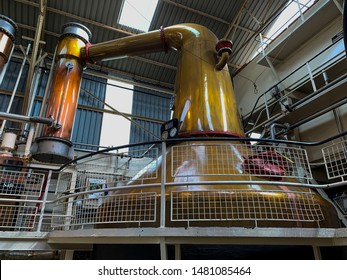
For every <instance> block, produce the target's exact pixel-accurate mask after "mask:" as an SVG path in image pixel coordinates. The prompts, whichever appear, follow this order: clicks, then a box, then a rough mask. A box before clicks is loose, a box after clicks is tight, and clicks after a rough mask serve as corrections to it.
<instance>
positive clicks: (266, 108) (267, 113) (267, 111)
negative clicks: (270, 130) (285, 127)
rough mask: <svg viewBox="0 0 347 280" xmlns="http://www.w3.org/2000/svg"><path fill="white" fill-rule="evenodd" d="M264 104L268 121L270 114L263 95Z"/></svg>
mask: <svg viewBox="0 0 347 280" xmlns="http://www.w3.org/2000/svg"><path fill="white" fill-rule="evenodd" d="M264 103H265V111H266V117H267V119H268V120H269V119H270V112H269V107H268V104H267V97H266V93H265V94H264Z"/></svg>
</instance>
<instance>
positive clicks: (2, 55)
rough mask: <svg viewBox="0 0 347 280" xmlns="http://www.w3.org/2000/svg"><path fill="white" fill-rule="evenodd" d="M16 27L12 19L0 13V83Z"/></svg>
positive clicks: (12, 44) (11, 48) (11, 47)
mask: <svg viewBox="0 0 347 280" xmlns="http://www.w3.org/2000/svg"><path fill="white" fill-rule="evenodd" d="M17 29H18V27H17V24H16V23H15V22H14V21H13V20H12V19H10V18H8V17H6V16H3V15H0V84H1V82H2V79H3V76H4V75H3V74H4V72H5V66H6V65H7V62H8V61H9V59H10V56H11V54H12V51H13V48H14V40H15V34H16V31H17Z"/></svg>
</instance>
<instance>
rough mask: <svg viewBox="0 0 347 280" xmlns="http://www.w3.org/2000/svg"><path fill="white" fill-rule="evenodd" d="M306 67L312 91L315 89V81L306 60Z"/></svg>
mask: <svg viewBox="0 0 347 280" xmlns="http://www.w3.org/2000/svg"><path fill="white" fill-rule="evenodd" d="M306 67H307V71H308V75H309V76H310V80H311V84H312V88H313V91H317V87H316V83H315V82H314V79H313V75H312V70H311V67H310V64H309V63H308V62H306Z"/></svg>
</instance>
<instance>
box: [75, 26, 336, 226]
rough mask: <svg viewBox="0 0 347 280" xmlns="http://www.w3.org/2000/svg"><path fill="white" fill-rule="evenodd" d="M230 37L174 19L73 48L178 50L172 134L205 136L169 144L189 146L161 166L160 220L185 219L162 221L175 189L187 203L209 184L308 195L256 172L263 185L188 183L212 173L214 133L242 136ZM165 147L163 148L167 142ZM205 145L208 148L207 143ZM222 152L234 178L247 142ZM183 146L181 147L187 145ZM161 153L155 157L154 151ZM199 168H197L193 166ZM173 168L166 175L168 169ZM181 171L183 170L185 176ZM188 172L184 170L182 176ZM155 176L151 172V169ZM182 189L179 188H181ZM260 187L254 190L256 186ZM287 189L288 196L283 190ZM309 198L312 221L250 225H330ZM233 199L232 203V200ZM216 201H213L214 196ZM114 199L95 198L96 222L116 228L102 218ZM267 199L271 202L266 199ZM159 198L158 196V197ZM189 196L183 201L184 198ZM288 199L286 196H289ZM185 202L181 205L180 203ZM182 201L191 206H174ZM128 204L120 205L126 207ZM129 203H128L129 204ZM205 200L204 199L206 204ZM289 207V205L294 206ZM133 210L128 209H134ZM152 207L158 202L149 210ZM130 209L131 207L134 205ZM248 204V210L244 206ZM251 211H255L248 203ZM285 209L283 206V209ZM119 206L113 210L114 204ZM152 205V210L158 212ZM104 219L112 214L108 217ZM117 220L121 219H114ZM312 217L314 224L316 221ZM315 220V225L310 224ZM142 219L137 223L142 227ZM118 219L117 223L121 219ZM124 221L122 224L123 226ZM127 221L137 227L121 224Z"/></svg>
mask: <svg viewBox="0 0 347 280" xmlns="http://www.w3.org/2000/svg"><path fill="white" fill-rule="evenodd" d="M231 47H232V44H231V42H228V41H225V40H222V41H218V39H217V38H216V36H215V35H214V34H213V33H212V32H211V31H210V30H209V29H207V28H205V27H203V26H200V25H196V24H179V25H175V26H171V27H168V28H165V29H161V30H157V31H153V32H149V33H145V34H139V35H134V36H131V37H126V38H121V39H117V40H113V41H109V42H104V43H100V44H96V45H92V46H87V47H86V48H83V49H82V50H81V54H82V57H83V58H85V59H88V60H89V61H96V60H103V59H110V58H117V57H124V56H131V55H140V54H143V53H147V52H153V51H160V50H161V51H168V50H169V49H174V50H177V51H178V52H179V54H180V56H179V63H178V70H177V74H176V83H175V93H176V99H175V105H174V108H175V110H174V113H173V118H176V119H178V120H179V123H180V126H179V132H178V135H179V136H180V137H190V138H191V137H195V136H199V137H206V138H208V139H209V141H207V142H206V141H204V142H200V141H195V142H191V141H190V142H189V143H176V144H173V146H175V147H176V148H177V147H179V146H180V145H183V147H184V149H186V148H187V149H188V150H189V152H187V153H182V154H180V155H179V156H180V163H179V164H178V165H177V166H175V167H174V170H171V171H170V170H169V168H166V174H165V177H166V182H167V183H169V184H170V183H171V184H172V185H171V186H170V187H166V194H165V196H166V206H167V207H166V209H168V210H167V215H166V217H165V225H166V226H186V225H187V224H186V223H182V222H173V221H172V220H170V217H169V214H168V213H169V212H170V195H171V194H170V192H171V191H179V190H182V191H183V192H182V193H180V196H182V197H181V198H182V201H186V202H187V201H190V202H192V200H193V199H195V198H193V197H192V193H191V191H195V190H199V191H204V190H207V191H211V190H212V191H216V192H218V193H222V194H223V192H224V191H226V190H228V191H230V190H236V191H237V190H246V191H248V192H249V193H252V192H254V193H256V194H257V195H259V197H258V199H259V201H264V205H266V203H270V201H274V200H276V201H277V200H278V201H279V203H283V205H284V203H285V201H286V200H288V196H289V201H292V200H293V201H295V202H294V204H295V203H297V201H298V199H296V198H299V196H300V195H301V196H302V195H307V196H309V197H311V191H310V190H308V189H307V188H303V187H296V188H291V187H287V186H283V185H281V182H279V183H278V185H276V184H272V185H269V184H268V185H267V184H266V183H265V181H266V180H267V179H268V178H264V177H263V178H259V181H260V182H261V181H264V184H261V183H256V184H248V185H244V184H240V185H238V184H225V185H221V184H218V185H214V184H210V185H204V184H201V185H199V184H197V185H196V184H192V185H191V186H189V182H193V181H194V180H196V181H214V180H215V178H216V177H214V175H215V174H214V173H215V172H218V170H215V169H214V168H215V167H213V165H211V164H209V162H211V161H213V160H214V156H212V155H218V153H219V156H223V155H222V154H221V153H220V152H219V148H218V147H219V146H218V145H217V144H218V143H219V142H217V141H214V140H213V138H214V136H224V137H234V138H235V137H236V138H237V137H242V136H244V132H243V129H242V126H241V124H240V118H239V115H238V111H237V106H236V101H235V97H234V91H233V87H232V82H231V78H230V75H229V71H228V67H227V61H228V56H229V55H230V53H231ZM173 146H171V148H172V147H173ZM207 147H209V148H207ZM225 147H226V153H228V155H229V157H230V158H234V159H235V164H234V165H232V166H228V167H226V169H225V171H224V172H225V174H239V176H238V175H235V176H233V180H235V181H238V180H240V181H242V180H244V177H243V176H242V175H243V174H244V173H245V169H246V168H245V166H247V164H248V165H249V162H248V163H247V162H246V161H245V157H246V156H247V154H248V150H250V149H251V148H250V147H249V146H248V145H247V143H244V142H242V141H239V142H232V141H230V142H229V143H227V144H226V145H225ZM171 148H170V147H169V148H168V150H167V152H166V157H165V158H166V166H167V167H171V166H173V163H172V160H173V159H174V157H172V153H173V149H171ZM188 150H185V151H188ZM161 159H162V158H161ZM161 159H159V164H158V167H157V171H158V174H161V173H162V168H163V165H162V162H161ZM201 170H204V172H203V173H202V172H200V171H201ZM153 172H154V171H153V170H151V168H147V171H146V172H144V173H143V174H141V175H139V176H136V179H135V178H134V180H133V181H132V182H130V183H129V184H128V185H132V184H139V182H141V180H142V178H151V176H150V175H151V174H150V173H153ZM173 174H174V175H173ZM186 174H187V175H186ZM188 174H189V175H188ZM154 177H155V176H154ZM218 180H220V181H227V180H230V177H229V176H226V175H225V176H219V177H218ZM160 181H161V177H160V176H158V178H157V179H150V180H146V182H147V183H148V184H151V183H158V182H160ZM284 181H293V182H297V183H298V181H296V180H295V179H283V181H282V182H284ZM182 182H187V185H186V186H182V185H180V186H178V185H176V186H175V183H182ZM185 190H187V192H185ZM259 190H260V191H259ZM142 191H143V192H151V191H153V192H156V193H160V192H159V190H158V187H153V188H143V189H141V190H138V189H137V190H134V189H130V188H129V190H122V191H117V192H116V194H128V195H129V196H131V195H132V194H135V193H137V194H138V193H139V192H142ZM289 192H290V194H289V195H288V193H289ZM291 192H293V193H295V192H301V193H302V194H300V195H297V197H295V196H296V195H295V194H293V195H292V193H291ZM214 199H215V198H214V193H213V192H212V193H211V195H210V197H209V198H208V201H210V202H211V204H215V203H214V202H213V201H214ZM312 200H313V201H314V203H315V204H317V205H319V207H320V208H321V210H322V213H323V215H322V216H324V218H320V217H319V218H318V219H319V221H317V223H312V221H311V220H310V221H307V222H306V221H305V218H303V219H302V221H292V220H291V221H289V220H288V221H286V220H278V221H273V220H271V221H269V220H266V219H265V221H262V222H258V223H257V224H256V226H261V227H268V226H279V227H316V226H321V227H336V226H338V224H339V222H338V219H337V216H336V211H335V209H334V208H333V207H332V205H330V204H329V203H328V202H327V201H325V200H324V199H322V198H321V197H320V196H319V195H313V194H312ZM235 201H236V202H235ZM235 201H234V200H233V201H229V202H230V203H236V204H243V203H244V204H248V205H249V203H250V201H249V199H248V198H237V200H235ZM215 202H217V201H215ZM117 203H118V202H117V201H116V200H115V199H112V198H109V199H106V201H105V202H104V203H103V205H102V206H101V207H100V209H99V212H98V213H99V214H98V218H97V219H98V220H97V221H98V222H101V223H102V222H104V224H102V225H101V227H118V226H119V224H118V223H114V224H112V223H111V224H110V223H108V222H107V221H109V219H110V217H114V215H117V214H116V213H114V211H112V209H116V208H117V207H119V206H118V205H117ZM271 203H272V202H271ZM158 204H160V203H158ZM192 204H193V203H190V204H189V205H192ZM292 204H293V203H292ZM187 205H188V204H187ZM181 206H182V207H188V208H189V207H193V206H186V205H183V204H182V205H181ZM306 206H308V205H306V204H305V202H304V203H302V205H299V203H297V206H295V207H297V209H295V210H294V211H296V212H297V213H299V212H300V211H302V208H305V207H306ZM127 207H128V208H127ZM129 207H130V208H129ZM132 207H134V209H136V207H137V206H136V205H133V206H129V205H127V206H125V208H124V209H123V210H124V211H126V209H133V208H132ZM211 207H212V206H211ZM295 207H294V208H295ZM134 209H133V210H134ZM157 210H159V209H157ZM134 211H135V212H136V210H134ZM186 211H187V212H192V211H194V209H193V208H192V209H186ZM247 211H248V210H247ZM253 211H254V212H255V213H254V214H252V215H254V216H255V217H256V215H257V213H256V212H257V210H256V209H253ZM259 211H262V212H265V213H266V211H267V209H266V206H264V207H263V206H262V208H261V209H259ZM284 211H286V210H284ZM120 212H121V211H120ZM158 212H159V211H157V213H158ZM137 214H138V215H139V216H141V213H137ZM242 215H245V216H246V215H247V213H242ZM111 219H112V218H111ZM120 219H121V218H120ZM318 222H319V223H318ZM318 224H319V225H318ZM146 225H147V226H148V225H149V224H148V223H147V224H144V226H146ZM158 225H159V218H158V219H157V222H156V223H154V226H158ZM190 225H192V226H211V225H215V226H243V227H254V226H255V224H254V222H253V221H252V220H251V219H250V220H249V221H247V220H237V219H236V220H234V221H230V220H228V219H226V220H223V221H218V222H211V221H209V222H204V221H195V222H194V221H193V222H190ZM121 226H122V225H121ZM123 226H124V225H123ZM127 226H138V225H137V224H136V225H134V224H132V223H129V224H128V225H127Z"/></svg>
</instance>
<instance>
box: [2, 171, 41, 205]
mask: <svg viewBox="0 0 347 280" xmlns="http://www.w3.org/2000/svg"><path fill="white" fill-rule="evenodd" d="M44 178H45V175H44V174H38V173H31V172H23V171H10V170H0V195H1V196H11V197H12V198H13V197H15V198H20V197H25V198H26V199H38V198H39V197H40V195H41V191H42V187H43V181H44Z"/></svg>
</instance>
